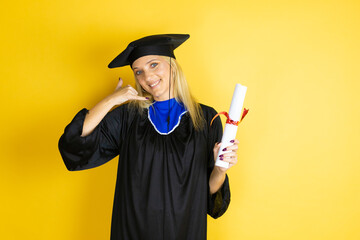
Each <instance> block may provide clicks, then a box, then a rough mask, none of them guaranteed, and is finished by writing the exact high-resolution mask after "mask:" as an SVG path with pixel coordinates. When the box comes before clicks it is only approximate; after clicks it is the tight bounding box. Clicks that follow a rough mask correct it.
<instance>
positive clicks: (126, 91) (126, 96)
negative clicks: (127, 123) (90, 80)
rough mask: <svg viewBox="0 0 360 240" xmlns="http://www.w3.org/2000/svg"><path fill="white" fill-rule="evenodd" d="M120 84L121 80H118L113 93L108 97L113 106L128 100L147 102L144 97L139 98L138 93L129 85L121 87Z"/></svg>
mask: <svg viewBox="0 0 360 240" xmlns="http://www.w3.org/2000/svg"><path fill="white" fill-rule="evenodd" d="M122 84H123V80H122V79H121V78H119V83H118V84H117V86H116V88H115V90H114V92H113V93H112V94H111V95H110V98H111V100H112V101H113V104H114V105H120V104H123V103H124V102H127V101H129V100H140V101H146V100H148V98H146V97H141V96H139V94H138V92H137V91H136V90H135V89H134V88H133V87H131V86H130V85H127V86H125V87H122Z"/></svg>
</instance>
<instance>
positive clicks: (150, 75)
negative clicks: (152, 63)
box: [144, 71, 153, 83]
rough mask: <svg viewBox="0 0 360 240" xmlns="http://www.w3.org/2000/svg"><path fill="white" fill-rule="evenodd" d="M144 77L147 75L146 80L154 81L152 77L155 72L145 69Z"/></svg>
mask: <svg viewBox="0 0 360 240" xmlns="http://www.w3.org/2000/svg"><path fill="white" fill-rule="evenodd" d="M144 77H145V81H146V82H148V83H149V82H151V81H152V78H153V74H152V73H151V72H149V71H145V72H144Z"/></svg>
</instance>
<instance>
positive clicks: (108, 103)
mask: <svg viewBox="0 0 360 240" xmlns="http://www.w3.org/2000/svg"><path fill="white" fill-rule="evenodd" d="M114 106H115V104H114V101H113V100H112V98H111V95H110V96H107V97H106V98H104V99H103V100H102V101H100V102H99V103H97V104H96V105H95V106H94V107H93V108H92V109H90V110H89V112H88V114H86V117H85V120H84V125H83V129H82V134H81V136H82V137H85V136H87V135H89V134H90V133H91V132H92V131H94V129H95V128H96V126H97V125H98V124H99V123H100V122H101V120H102V119H103V118H104V117H105V115H106V114H107V113H108V112H109V111H110V110H111V108H112V107H114Z"/></svg>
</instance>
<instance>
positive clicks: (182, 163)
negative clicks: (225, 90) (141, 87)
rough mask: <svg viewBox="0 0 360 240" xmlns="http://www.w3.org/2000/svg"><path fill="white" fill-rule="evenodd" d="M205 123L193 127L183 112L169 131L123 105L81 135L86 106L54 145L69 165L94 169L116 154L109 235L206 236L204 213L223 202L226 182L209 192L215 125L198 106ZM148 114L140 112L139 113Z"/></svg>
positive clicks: (215, 211)
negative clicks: (157, 128)
mask: <svg viewBox="0 0 360 240" xmlns="http://www.w3.org/2000/svg"><path fill="white" fill-rule="evenodd" d="M201 108H202V110H203V114H204V118H205V119H206V122H207V124H206V127H205V128H204V130H202V131H195V130H194V128H193V125H192V122H191V119H190V117H189V115H188V113H186V114H185V115H184V116H183V117H182V119H181V122H180V125H179V126H178V127H177V128H176V129H175V130H174V131H173V132H172V133H171V134H169V135H160V134H158V133H157V132H156V131H155V129H154V127H153V126H152V124H151V123H150V121H149V120H148V118H147V112H145V113H144V114H139V113H138V112H135V111H133V110H130V109H129V108H128V106H127V105H122V106H120V107H117V108H116V109H114V110H113V111H111V112H109V113H108V114H107V115H106V116H105V118H104V119H103V120H102V121H101V123H100V124H99V125H98V126H97V128H96V129H95V130H94V131H93V132H92V133H91V134H90V135H89V136H87V137H80V135H81V131H82V125H83V121H84V118H85V116H86V114H87V110H86V109H83V110H81V111H80V112H79V113H78V114H77V115H76V116H75V118H74V119H73V120H72V121H71V123H70V124H69V125H68V126H67V127H66V128H65V132H64V134H63V135H62V136H61V138H60V140H59V149H60V153H61V155H62V157H63V160H64V163H65V165H66V167H67V169H68V170H70V171H73V170H82V169H88V168H92V167H97V166H99V165H101V164H104V163H106V162H107V161H109V160H110V159H112V158H114V157H115V156H116V155H118V154H119V155H120V156H119V164H118V174H117V181H116V188H115V196H114V206H113V216H112V227H111V239H112V240H120V239H126V240H128V239H164V240H172V239H174V240H175V239H176V240H182V239H192V240H193V239H196V240H198V239H199V240H201V239H206V225H207V217H206V215H207V213H208V214H209V215H210V216H212V217H214V218H217V217H220V216H221V215H222V214H223V213H224V212H225V211H226V209H227V207H228V205H229V202H230V188H229V181H228V178H227V176H226V180H225V182H224V184H223V186H222V187H221V189H220V190H219V191H218V192H217V193H215V194H213V195H210V194H209V177H210V173H211V171H212V169H213V167H214V154H213V147H214V145H215V143H216V142H220V140H221V136H222V125H221V120H220V118H216V119H215V120H214V123H213V124H212V126H211V127H210V126H209V123H210V121H211V119H212V117H213V116H215V114H216V111H215V110H214V109H213V108H211V107H207V106H205V105H201ZM146 111H147V110H146Z"/></svg>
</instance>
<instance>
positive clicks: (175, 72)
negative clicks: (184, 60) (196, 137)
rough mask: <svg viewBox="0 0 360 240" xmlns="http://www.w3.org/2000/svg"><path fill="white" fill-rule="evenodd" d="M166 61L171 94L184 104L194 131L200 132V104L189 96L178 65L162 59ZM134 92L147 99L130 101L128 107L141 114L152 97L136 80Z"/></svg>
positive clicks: (201, 116)
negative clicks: (170, 81)
mask: <svg viewBox="0 0 360 240" xmlns="http://www.w3.org/2000/svg"><path fill="white" fill-rule="evenodd" d="M163 58H164V59H165V60H166V61H169V59H170V64H171V65H170V66H171V73H172V74H171V80H172V83H171V84H173V86H174V87H173V91H174V92H173V94H174V97H175V99H176V101H177V102H181V103H183V104H184V106H185V109H186V110H187V111H188V113H189V114H190V118H191V121H192V123H193V125H194V128H195V130H201V129H202V128H203V127H204V118H203V115H202V110H201V107H200V104H199V103H198V102H197V101H196V100H195V98H194V97H193V96H192V95H191V93H190V90H189V87H188V84H187V81H186V78H185V75H184V73H183V71H182V69H181V67H180V65H179V63H178V62H177V61H176V60H175V59H174V58H172V57H163ZM135 82H136V90H137V91H138V93H139V96H143V97H148V98H149V101H131V102H130V105H129V106H132V107H135V108H137V109H138V110H139V112H143V110H144V109H145V108H148V107H149V106H150V105H151V103H152V102H153V100H154V99H153V97H152V95H151V94H149V93H148V92H145V91H144V90H143V88H142V87H141V85H140V84H139V82H138V81H137V80H136V77H135Z"/></svg>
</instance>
